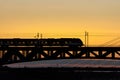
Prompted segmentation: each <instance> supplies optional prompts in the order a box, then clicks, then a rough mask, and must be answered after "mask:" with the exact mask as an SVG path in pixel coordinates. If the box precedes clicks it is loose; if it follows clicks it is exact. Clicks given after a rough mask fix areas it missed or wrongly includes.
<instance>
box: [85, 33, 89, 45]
mask: <svg viewBox="0 0 120 80" xmlns="http://www.w3.org/2000/svg"><path fill="white" fill-rule="evenodd" d="M88 42H89V36H88V32H86V31H85V47H88Z"/></svg>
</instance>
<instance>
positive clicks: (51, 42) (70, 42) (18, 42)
mask: <svg viewBox="0 0 120 80" xmlns="http://www.w3.org/2000/svg"><path fill="white" fill-rule="evenodd" d="M0 45H1V46H80V47H81V46H83V42H82V40H81V39H79V38H57V39H55V38H45V39H44V38H43V39H21V38H14V39H0Z"/></svg>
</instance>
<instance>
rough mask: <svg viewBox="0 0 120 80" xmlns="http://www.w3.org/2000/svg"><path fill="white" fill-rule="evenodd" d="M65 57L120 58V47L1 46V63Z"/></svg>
mask: <svg viewBox="0 0 120 80" xmlns="http://www.w3.org/2000/svg"><path fill="white" fill-rule="evenodd" d="M65 58H80V59H81V58H89V59H91V58H92V59H120V47H41V46H37V47H7V48H5V47H0V59H1V64H5V63H14V62H19V61H20V62H22V61H33V60H43V59H65Z"/></svg>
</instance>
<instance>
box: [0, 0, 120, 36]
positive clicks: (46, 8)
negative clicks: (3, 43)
mask: <svg viewBox="0 0 120 80" xmlns="http://www.w3.org/2000/svg"><path fill="white" fill-rule="evenodd" d="M119 30H120V0H0V34H1V35H0V36H1V37H3V36H4V35H2V34H8V33H11V34H14V33H23V34H24V33H37V32H39V33H46V34H47V33H52V34H53V33H54V34H56V35H58V34H65V35H66V34H67V35H74V34H77V35H78V34H79V35H80V34H83V33H84V31H88V32H89V33H90V34H93V35H96V34H104V33H106V34H109V33H110V34H114V33H115V34H117V33H119ZM9 36H10V35H9ZM14 36H15V34H14ZM12 37H13V36H12Z"/></svg>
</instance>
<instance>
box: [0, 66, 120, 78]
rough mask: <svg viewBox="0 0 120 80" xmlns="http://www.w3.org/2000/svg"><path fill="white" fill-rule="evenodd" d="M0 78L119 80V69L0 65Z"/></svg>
mask: <svg viewBox="0 0 120 80" xmlns="http://www.w3.org/2000/svg"><path fill="white" fill-rule="evenodd" d="M0 80H120V69H119V68H7V67H4V68H3V67H1V68H0Z"/></svg>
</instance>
